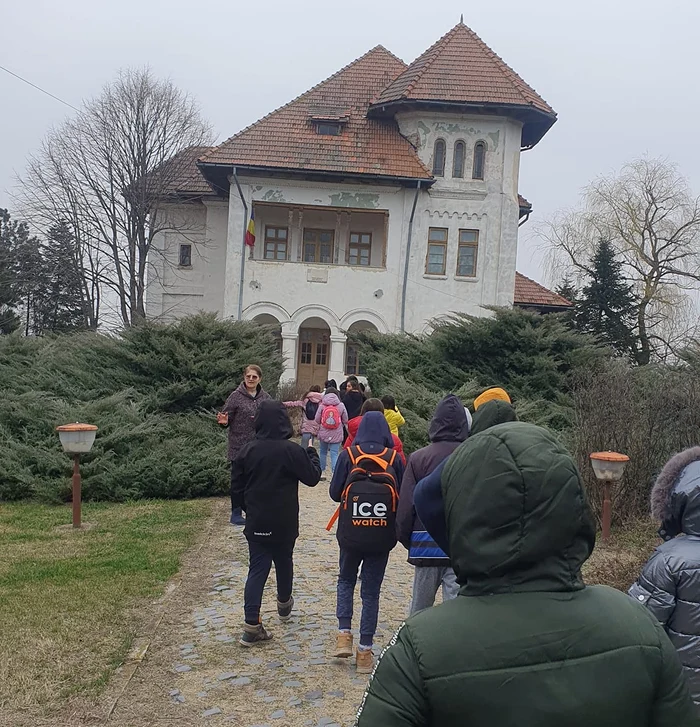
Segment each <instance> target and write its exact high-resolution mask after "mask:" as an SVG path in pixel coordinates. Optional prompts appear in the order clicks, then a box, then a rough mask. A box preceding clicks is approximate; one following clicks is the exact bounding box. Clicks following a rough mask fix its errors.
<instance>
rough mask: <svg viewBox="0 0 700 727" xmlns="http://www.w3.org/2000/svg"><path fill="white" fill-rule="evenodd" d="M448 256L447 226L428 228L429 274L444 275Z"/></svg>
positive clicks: (427, 268) (426, 269)
mask: <svg viewBox="0 0 700 727" xmlns="http://www.w3.org/2000/svg"><path fill="white" fill-rule="evenodd" d="M446 258H447V228H446V227H431V228H430V229H429V230H428V258H427V260H426V263H425V272H426V273H427V274H428V275H444V274H445V261H446Z"/></svg>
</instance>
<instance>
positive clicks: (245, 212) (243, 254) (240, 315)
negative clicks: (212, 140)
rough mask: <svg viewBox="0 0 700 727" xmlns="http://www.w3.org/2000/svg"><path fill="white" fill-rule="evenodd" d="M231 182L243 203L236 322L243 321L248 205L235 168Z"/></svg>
mask: <svg viewBox="0 0 700 727" xmlns="http://www.w3.org/2000/svg"><path fill="white" fill-rule="evenodd" d="M233 180H234V181H235V182H236V187H237V188H238V196H239V197H240V198H241V202H242V203H243V248H242V249H241V277H240V280H239V281H238V317H237V320H239V321H240V320H242V319H243V283H244V281H245V259H246V253H247V252H248V251H247V250H246V244H245V238H246V233H247V232H248V205H247V204H246V201H245V197H244V196H243V190H242V189H241V185H240V183H239V181H238V175H237V174H236V167H234V168H233Z"/></svg>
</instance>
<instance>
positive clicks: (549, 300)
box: [513, 273, 571, 308]
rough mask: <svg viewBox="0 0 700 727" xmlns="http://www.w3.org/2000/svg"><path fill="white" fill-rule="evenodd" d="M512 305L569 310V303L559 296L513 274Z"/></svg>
mask: <svg viewBox="0 0 700 727" xmlns="http://www.w3.org/2000/svg"><path fill="white" fill-rule="evenodd" d="M513 305H517V306H547V307H553V308H570V307H571V303H570V302H569V301H568V300H567V299H566V298H563V297H562V296H561V295H558V294H557V293H554V292H553V291H551V290H549V289H548V288H545V287H544V285H540V284H539V283H536V282H535V281H534V280H530V278H527V277H525V276H524V275H522V274H521V273H515V295H514V300H513Z"/></svg>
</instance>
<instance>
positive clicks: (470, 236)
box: [457, 230, 479, 278]
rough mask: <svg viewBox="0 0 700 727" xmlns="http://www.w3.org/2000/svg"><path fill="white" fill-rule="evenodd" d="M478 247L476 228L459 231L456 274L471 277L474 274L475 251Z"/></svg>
mask: <svg viewBox="0 0 700 727" xmlns="http://www.w3.org/2000/svg"><path fill="white" fill-rule="evenodd" d="M478 247H479V231H478V230H460V231H459V249H458V252H457V275H459V276H461V277H464V278H473V277H474V276H475V275H476V253H477V250H478Z"/></svg>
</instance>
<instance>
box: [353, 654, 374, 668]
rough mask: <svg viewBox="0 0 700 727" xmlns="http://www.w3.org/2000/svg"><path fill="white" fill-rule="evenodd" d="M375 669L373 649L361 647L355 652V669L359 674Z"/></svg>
mask: <svg viewBox="0 0 700 727" xmlns="http://www.w3.org/2000/svg"><path fill="white" fill-rule="evenodd" d="M373 669H374V656H373V655H372V649H359V648H358V650H357V652H356V653H355V671H357V673H358V674H371V673H372V670H373Z"/></svg>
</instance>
